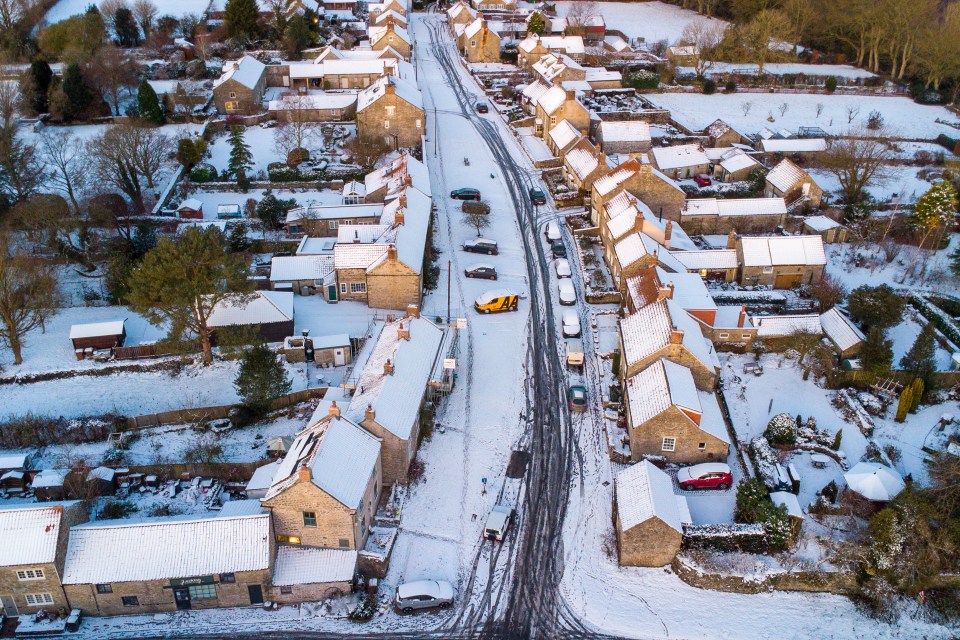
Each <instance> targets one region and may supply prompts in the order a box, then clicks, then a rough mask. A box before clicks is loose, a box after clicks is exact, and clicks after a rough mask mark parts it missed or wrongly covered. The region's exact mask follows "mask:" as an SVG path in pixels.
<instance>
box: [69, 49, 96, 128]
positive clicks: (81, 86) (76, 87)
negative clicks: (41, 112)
mask: <svg viewBox="0 0 960 640" xmlns="http://www.w3.org/2000/svg"><path fill="white" fill-rule="evenodd" d="M62 86H63V92H64V94H65V95H66V98H67V108H66V109H65V110H64V113H63V117H64V120H73V119H74V118H80V117H83V116H84V115H85V114H86V112H87V110H88V109H89V108H90V105H91V103H92V102H93V92H92V91H90V87H88V86H87V81H86V80H84V78H83V73H82V72H81V71H80V65H79V64H77V63H76V62H73V63H71V64H70V66H68V67H67V70H66V72H65V73H64V74H63V85H62Z"/></svg>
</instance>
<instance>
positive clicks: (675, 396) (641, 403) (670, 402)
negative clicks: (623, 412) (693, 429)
mask: <svg viewBox="0 0 960 640" xmlns="http://www.w3.org/2000/svg"><path fill="white" fill-rule="evenodd" d="M626 392H627V399H628V401H629V406H630V418H631V420H632V421H633V425H632V426H634V427H636V426H640V425H642V424H644V423H646V422H647V421H648V420H650V419H652V418H654V417H655V416H658V415H660V414H661V413H663V412H664V411H666V410H667V409H669V408H670V407H671V406H676V407H680V408H683V409H686V410H688V411H691V412H694V413H697V414H699V413H702V412H703V410H702V409H701V407H700V397H699V396H698V395H697V386H696V385H695V384H694V383H693V374H691V373H690V369H688V368H687V367H684V366H683V365H679V364H676V363H673V362H670V361H669V360H664V359H663V358H660V359H659V360H657V361H656V362H654V363H652V364H651V365H650V366H648V367H647V368H646V369H644V370H643V371H641V372H639V373H637V374H636V375H634V376H631V377H629V378H627V389H626Z"/></svg>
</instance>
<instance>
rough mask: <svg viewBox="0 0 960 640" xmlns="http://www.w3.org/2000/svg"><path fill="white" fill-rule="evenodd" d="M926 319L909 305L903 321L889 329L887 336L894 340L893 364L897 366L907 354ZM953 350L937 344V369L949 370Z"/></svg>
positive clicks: (935, 357)
mask: <svg viewBox="0 0 960 640" xmlns="http://www.w3.org/2000/svg"><path fill="white" fill-rule="evenodd" d="M924 324H926V320H925V319H924V318H923V316H921V315H920V314H919V313H917V312H916V311H914V310H913V307H909V306H908V307H907V310H906V312H905V313H904V319H903V322H901V323H900V324H898V325H897V326H895V327H891V328H890V329H889V330H887V338H888V339H890V340H893V366H894V367H897V366H898V364H899V362H900V359H901V358H903V356H905V355H907V352H908V351H910V347H912V346H913V343H914V342H915V341H916V339H917V336H918V335H920V330H921V329H923V325H924ZM951 357H952V352H951V351H949V350H947V349H944V348H943V346H942V345H941V344H940V343H937V344H936V351H935V353H934V360H935V361H936V364H937V371H949V370H950V364H951V362H950V359H951Z"/></svg>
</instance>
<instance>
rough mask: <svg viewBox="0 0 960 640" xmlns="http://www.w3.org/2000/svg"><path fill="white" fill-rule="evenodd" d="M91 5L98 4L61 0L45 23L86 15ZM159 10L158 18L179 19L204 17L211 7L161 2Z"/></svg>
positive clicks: (191, 0) (180, 0)
mask: <svg viewBox="0 0 960 640" xmlns="http://www.w3.org/2000/svg"><path fill="white" fill-rule="evenodd" d="M91 4H96V3H95V2H92V1H91V0H59V2H57V3H56V4H55V5H53V7H52V8H51V9H50V10H49V11H47V15H46V16H44V18H43V19H44V21H45V22H46V23H47V24H55V23H57V22H60V21H61V20H66V19H67V18H69V17H70V16H76V15H80V14H82V13H84V12H85V11H86V10H87V7H89V6H90V5H91ZM155 4H156V5H157V9H158V16H173V17H175V18H179V17H181V16H184V15H186V14H188V13H193V14H196V15H198V16H199V15H202V14H203V13H204V12H205V11H206V10H207V6H209V4H210V1H209V0H159V1H158V2H156V3H155Z"/></svg>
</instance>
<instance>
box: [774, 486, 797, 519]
mask: <svg viewBox="0 0 960 640" xmlns="http://www.w3.org/2000/svg"><path fill="white" fill-rule="evenodd" d="M770 500H771V501H772V502H773V504H775V505H777V506H778V507H786V508H787V515H789V516H793V517H794V518H801V519H802V518H803V509H802V508H801V507H800V500H798V499H797V496H796V494H793V493H790V492H789V491H774V492H773V493H771V494H770Z"/></svg>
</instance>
